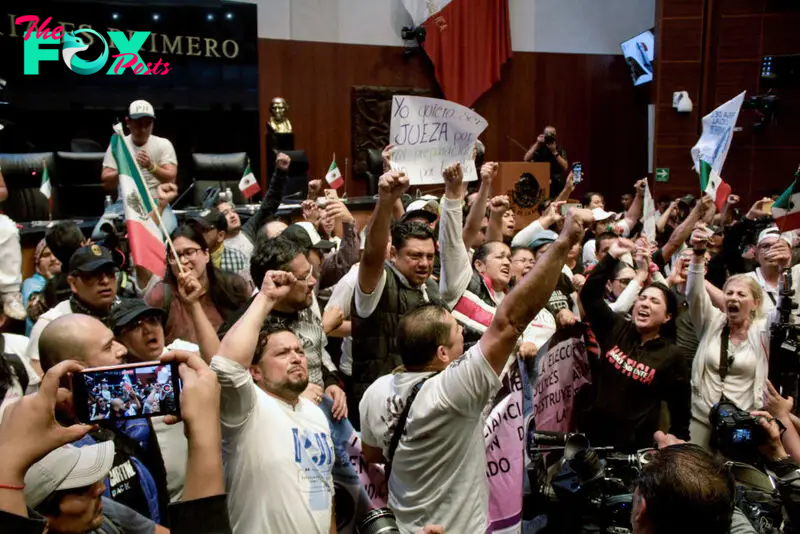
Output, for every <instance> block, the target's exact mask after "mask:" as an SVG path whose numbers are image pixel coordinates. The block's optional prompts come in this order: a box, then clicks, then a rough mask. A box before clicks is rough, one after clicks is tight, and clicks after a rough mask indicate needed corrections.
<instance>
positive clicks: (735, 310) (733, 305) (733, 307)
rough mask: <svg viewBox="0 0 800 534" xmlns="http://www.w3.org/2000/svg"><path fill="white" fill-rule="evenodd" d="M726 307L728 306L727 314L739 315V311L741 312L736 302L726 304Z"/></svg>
mask: <svg viewBox="0 0 800 534" xmlns="http://www.w3.org/2000/svg"><path fill="white" fill-rule="evenodd" d="M727 306H728V312H730V313H739V311H740V310H741V307H740V306H739V303H738V302H728V303H727Z"/></svg>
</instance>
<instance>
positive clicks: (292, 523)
mask: <svg viewBox="0 0 800 534" xmlns="http://www.w3.org/2000/svg"><path fill="white" fill-rule="evenodd" d="M296 282H297V280H296V278H295V277H294V275H293V274H291V273H287V272H279V271H268V272H267V273H266V275H265V276H264V282H263V284H262V286H261V291H259V293H258V294H257V295H256V296H255V297H254V298H253V300H252V302H251V304H250V306H249V307H248V309H247V311H246V312H245V314H244V315H243V316H242V317H241V318H240V319H239V320H238V321H237V322H236V324H235V325H233V327H232V328H231V329H230V330H229V331H228V333H227V334H226V335H225V337H224V338H223V340H222V343H221V345H220V349H219V354H220V355H219V356H214V358H213V359H212V360H211V368H212V369H213V370H214V371H215V372H216V373H217V376H218V377H219V382H220V386H222V404H221V422H222V436H223V459H224V460H225V474H226V489H227V492H228V511H229V513H230V519H231V525H232V527H233V531H234V533H236V534H250V533H254V532H258V533H261V534H271V533H274V534H284V533H289V532H297V533H303V534H329V533H331V532H336V525H335V523H334V521H333V517H332V516H333V476H332V468H333V463H334V460H335V458H334V448H333V441H332V440H331V432H330V426H329V424H328V419H327V417H325V414H324V413H323V412H322V410H321V409H320V408H319V407H317V405H316V404H314V402H312V401H310V400H308V399H306V398H304V397H301V395H302V393H303V392H304V391H305V389H306V387H307V385H308V365H307V362H306V357H305V353H304V352H303V344H302V343H301V342H300V340H299V339H298V338H297V336H295V334H294V333H293V332H291V331H290V330H288V329H286V328H284V327H280V326H279V327H272V328H267V329H263V330H262V326H263V325H264V321H265V319H266V318H267V316H268V315H269V313H270V312H271V311H272V309H273V308H274V306H275V305H276V304H278V303H280V302H281V301H282V300H283V299H284V298H286V296H287V295H289V293H290V291H291V290H292V288H294V286H295V285H296ZM254 347H255V350H254Z"/></svg>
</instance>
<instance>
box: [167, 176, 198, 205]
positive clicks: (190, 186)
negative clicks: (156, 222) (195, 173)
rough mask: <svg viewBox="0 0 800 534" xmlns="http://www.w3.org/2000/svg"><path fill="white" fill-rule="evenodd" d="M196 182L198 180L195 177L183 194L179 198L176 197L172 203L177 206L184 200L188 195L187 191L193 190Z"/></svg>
mask: <svg viewBox="0 0 800 534" xmlns="http://www.w3.org/2000/svg"><path fill="white" fill-rule="evenodd" d="M196 183H197V181H196V180H194V179H193V180H192V183H190V184H189V187H187V188H186V191H184V192H183V193H181V194H180V196H179V197H178V198H176V199H175V202H173V203H172V205H173V206H177V205H178V204H179V203H180V201H181V200H183V197H185V196H186V193H188V192H189V191H191V190H192V189H194V186H195V184H196Z"/></svg>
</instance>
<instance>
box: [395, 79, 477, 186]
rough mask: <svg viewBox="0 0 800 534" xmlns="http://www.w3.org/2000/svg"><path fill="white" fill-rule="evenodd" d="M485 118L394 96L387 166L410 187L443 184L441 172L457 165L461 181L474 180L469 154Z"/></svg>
mask: <svg viewBox="0 0 800 534" xmlns="http://www.w3.org/2000/svg"><path fill="white" fill-rule="evenodd" d="M487 125H488V123H487V122H486V119H484V118H483V117H481V116H480V115H478V114H477V113H475V112H474V111H472V110H471V109H469V108H467V107H464V106H462V105H460V104H456V103H455V102H448V101H447V100H439V99H436V98H425V97H420V96H402V95H398V96H394V97H393V98H392V122H391V127H390V130H389V143H391V144H392V150H391V166H392V169H393V170H397V171H403V172H405V173H406V175H407V176H408V177H409V181H410V182H411V185H428V184H441V183H444V178H442V171H444V169H445V168H446V167H447V166H448V165H450V164H452V163H461V166H462V167H463V169H464V181H466V182H469V181H474V180H477V179H478V172H477V170H476V169H475V161H474V160H473V159H472V152H473V150H474V148H475V141H477V140H478V136H479V135H480V134H481V133H482V132H483V131H484V130H485V129H486V126H487Z"/></svg>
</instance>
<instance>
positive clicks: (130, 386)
mask: <svg viewBox="0 0 800 534" xmlns="http://www.w3.org/2000/svg"><path fill="white" fill-rule="evenodd" d="M180 388H181V384H180V377H179V376H178V364H177V362H170V363H169V364H166V365H163V364H161V363H159V362H145V363H137V364H132V365H119V366H113V367H96V368H92V369H84V370H83V371H81V372H80V373H75V374H73V375H72V393H73V404H74V405H75V411H76V413H77V415H78V419H79V420H80V421H81V422H83V423H98V422H100V421H106V420H118V419H139V418H142V417H155V416H161V415H170V414H171V415H176V416H180Z"/></svg>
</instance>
